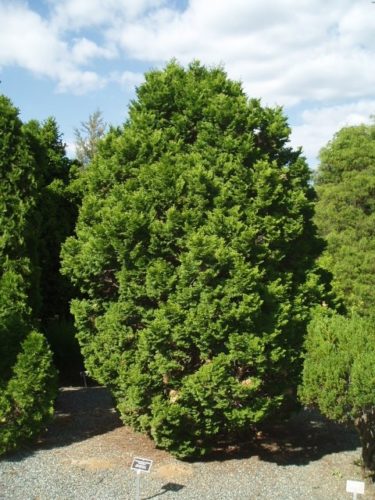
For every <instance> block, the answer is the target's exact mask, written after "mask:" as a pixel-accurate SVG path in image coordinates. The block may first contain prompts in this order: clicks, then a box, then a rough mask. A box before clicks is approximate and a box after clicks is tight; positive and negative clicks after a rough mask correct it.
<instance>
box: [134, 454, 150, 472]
mask: <svg viewBox="0 0 375 500" xmlns="http://www.w3.org/2000/svg"><path fill="white" fill-rule="evenodd" d="M151 466H152V460H149V459H148V458H138V457H135V458H133V463H132V466H131V469H132V470H136V471H137V472H150V469H151Z"/></svg>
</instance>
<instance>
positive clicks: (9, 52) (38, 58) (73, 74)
mask: <svg viewBox="0 0 375 500" xmlns="http://www.w3.org/2000/svg"><path fill="white" fill-rule="evenodd" d="M0 18H1V20H2V29H1V30H0V66H4V65H18V66H21V67H23V68H26V69H28V70H30V71H31V72H33V73H34V74H36V75H38V76H45V77H48V78H52V79H54V80H56V81H57V82H58V90H60V91H72V92H74V93H78V94H80V93H84V92H87V91H88V90H92V89H96V88H100V87H101V86H103V85H104V82H105V80H104V79H103V78H102V77H100V76H99V75H98V74H97V73H96V72H94V71H85V70H82V69H80V68H79V66H78V64H77V63H76V61H75V59H77V58H78V59H79V58H81V62H82V58H83V55H84V54H83V52H84V50H83V46H82V44H81V46H79V45H78V47H77V46H76V47H75V48H73V51H71V50H70V48H69V46H68V44H67V43H66V42H65V41H63V40H62V39H60V38H59V37H58V36H57V34H56V33H55V32H54V31H53V30H52V29H51V27H50V26H49V25H48V22H47V21H45V20H44V19H42V18H41V17H40V16H39V15H38V14H36V13H35V12H33V11H31V10H29V9H28V8H27V6H26V5H24V4H20V3H15V4H10V3H8V4H3V5H1V4H0ZM75 49H76V50H75ZM92 50H93V46H92V45H91V52H92ZM98 50H99V49H98ZM88 55H89V54H88V50H87V47H86V57H87V56H88ZM91 55H92V54H91Z"/></svg>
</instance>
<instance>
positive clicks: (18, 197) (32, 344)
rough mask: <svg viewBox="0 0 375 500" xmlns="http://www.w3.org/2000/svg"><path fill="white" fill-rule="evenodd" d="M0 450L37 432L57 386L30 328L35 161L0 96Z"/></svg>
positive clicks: (44, 349) (39, 338)
mask: <svg viewBox="0 0 375 500" xmlns="http://www.w3.org/2000/svg"><path fill="white" fill-rule="evenodd" d="M0 180H1V182H0V348H1V356H0V454H1V453H4V452H6V451H8V450H11V449H13V448H14V447H15V446H17V445H18V444H19V442H21V441H22V440H24V439H28V438H30V437H31V436H32V435H35V434H36V433H38V432H40V430H41V429H42V427H43V425H44V422H45V420H46V418H47V417H48V416H49V415H50V414H51V411H52V402H53V398H54V396H55V391H56V372H55V369H54V367H53V365H52V354H51V352H50V350H49V348H48V345H47V344H46V342H45V339H44V337H43V335H42V334H40V333H38V332H36V331H35V330H34V328H33V307H34V306H35V305H36V304H37V303H38V300H37V297H38V287H37V280H36V279H35V276H36V274H37V273H36V270H35V260H34V255H33V253H34V250H35V248H36V241H35V231H34V229H35V228H34V224H33V223H34V221H35V209H36V204H37V174H36V163H35V160H34V157H33V155H32V152H31V150H30V148H29V145H28V141H27V140H26V137H25V134H24V133H23V130H22V123H21V121H20V119H19V118H18V110H17V109H16V108H15V107H14V106H13V105H12V103H11V102H10V100H9V99H7V98H6V97H4V96H0Z"/></svg>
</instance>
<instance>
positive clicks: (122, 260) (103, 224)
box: [63, 63, 324, 457]
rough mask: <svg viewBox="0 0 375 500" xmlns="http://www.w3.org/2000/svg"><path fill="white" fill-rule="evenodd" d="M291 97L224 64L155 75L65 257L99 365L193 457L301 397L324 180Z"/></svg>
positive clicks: (137, 409) (113, 148) (94, 367)
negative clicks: (280, 100)
mask: <svg viewBox="0 0 375 500" xmlns="http://www.w3.org/2000/svg"><path fill="white" fill-rule="evenodd" d="M289 134H290V130H289V127H288V125H287V123H286V119H285V117H284V116H283V114H282V111H281V110H280V109H279V108H275V109H272V108H264V107H262V106H261V104H260V102H259V101H258V100H255V99H252V100H248V99H247V98H246V96H245V94H244V92H243V90H242V88H241V85H240V84H239V83H235V82H232V81H230V80H229V79H228V78H227V77H226V74H225V73H224V71H223V70H222V69H220V68H216V69H206V68H205V67H203V66H201V65H200V64H199V63H193V64H192V65H190V66H189V68H188V69H187V70H185V69H183V68H182V67H180V66H179V65H178V64H177V63H171V64H169V65H168V66H167V68H166V69H165V70H163V71H152V72H150V73H148V74H147V75H146V81H145V83H144V84H143V85H142V86H141V87H140V88H139V89H138V91H137V99H136V100H135V101H134V102H133V103H132V104H131V107H130V111H129V120H128V121H127V122H126V123H125V125H124V126H123V127H122V129H116V130H111V131H110V133H109V134H108V135H107V136H106V138H105V140H104V142H103V143H102V144H101V147H100V151H99V153H98V155H96V156H95V158H94V160H93V162H92V164H91V166H90V169H88V170H87V171H86V176H85V185H86V188H85V189H86V191H85V194H84V198H83V204H82V208H81V210H80V214H79V219H78V223H77V227H76V236H75V237H71V238H69V239H68V240H67V242H66V244H65V245H64V248H63V270H64V272H65V273H66V274H67V275H68V276H69V277H70V278H71V280H72V282H73V283H74V284H75V285H76V286H77V287H78V288H79V290H80V293H81V297H80V298H79V299H77V300H75V301H74V302H73V305H72V311H73V313H74V315H75V321H76V326H77V328H78V332H79V333H78V338H79V341H80V343H81V347H82V351H83V354H84V357H85V363H86V368H87V369H88V370H89V372H90V374H91V375H92V376H93V377H94V378H96V379H97V380H98V381H99V382H101V383H103V384H106V385H107V386H108V387H110V389H111V390H112V392H113V394H114V396H115V398H116V400H117V405H118V408H119V410H120V413H121V417H122V419H123V421H124V422H125V423H128V424H131V425H132V426H134V427H135V428H137V429H140V430H142V431H146V432H148V433H150V434H151V435H152V436H153V438H154V439H155V441H156V443H157V444H158V445H159V446H161V447H163V448H167V449H169V450H171V451H172V452H174V453H175V454H176V455H178V456H180V457H185V456H189V455H193V454H204V453H206V452H207V451H208V450H209V449H210V447H211V446H213V445H214V444H215V442H217V440H218V439H219V438H220V437H226V438H229V437H230V436H234V435H237V436H238V434H239V433H244V432H247V433H248V432H249V429H250V430H251V429H254V426H256V425H257V424H259V423H260V422H262V421H264V420H265V419H267V418H271V417H272V416H274V415H278V416H279V418H280V416H281V415H282V414H283V413H284V412H285V410H286V409H287V408H288V407H289V408H290V405H291V404H293V405H294V404H295V393H296V387H297V384H298V381H299V377H300V373H301V362H302V361H301V345H302V341H303V338H304V333H305V327H306V322H307V320H308V318H309V309H310V307H311V305H312V304H315V303H317V302H319V301H320V300H321V294H322V293H323V288H324V287H323V284H322V281H321V276H320V273H319V271H318V270H317V269H316V267H315V259H316V257H317V256H318V255H319V253H320V251H321V241H320V240H319V239H318V238H317V237H316V234H315V227H314V225H313V223H312V216H313V204H314V199H315V195H314V190H313V188H312V187H311V185H310V174H309V170H308V168H307V165H306V163H305V161H304V160H303V159H302V158H301V157H300V153H299V152H298V151H297V152H296V151H292V150H291V148H290V147H289V146H288V145H287V144H288V139H289Z"/></svg>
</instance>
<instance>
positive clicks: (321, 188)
mask: <svg viewBox="0 0 375 500" xmlns="http://www.w3.org/2000/svg"><path fill="white" fill-rule="evenodd" d="M316 189H317V193H318V203H317V206H316V219H315V220H316V224H317V226H318V228H319V230H320V232H321V234H322V236H323V237H324V238H325V239H326V240H327V248H326V250H325V252H324V254H323V256H322V259H321V264H322V266H323V267H325V268H326V269H327V270H329V271H330V272H331V273H332V275H333V288H334V291H335V292H336V294H337V295H338V297H339V298H340V299H341V300H342V301H343V302H344V304H345V305H346V306H347V308H348V309H353V310H355V311H357V312H360V313H362V314H369V313H372V312H374V304H375V267H374V262H375V125H374V124H372V125H359V126H355V127H345V128H343V129H341V130H340V131H339V132H338V133H337V134H336V135H335V136H334V138H333V139H332V141H330V142H329V143H328V144H327V146H326V147H325V148H323V149H322V151H321V154H320V165H319V168H318V171H317V175H316Z"/></svg>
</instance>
